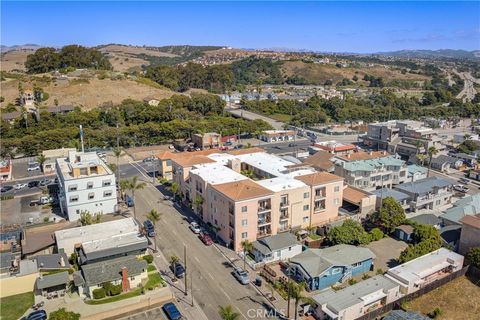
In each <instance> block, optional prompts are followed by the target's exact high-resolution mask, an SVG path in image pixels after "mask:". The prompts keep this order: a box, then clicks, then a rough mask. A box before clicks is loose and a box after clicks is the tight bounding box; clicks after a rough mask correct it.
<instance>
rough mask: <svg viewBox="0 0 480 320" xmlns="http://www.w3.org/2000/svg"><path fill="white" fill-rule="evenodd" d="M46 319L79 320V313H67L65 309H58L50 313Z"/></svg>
mask: <svg viewBox="0 0 480 320" xmlns="http://www.w3.org/2000/svg"><path fill="white" fill-rule="evenodd" d="M48 319H51V320H78V319H80V313H75V312H72V311H67V310H66V309H65V308H61V309H58V310H57V311H53V312H50V314H49V315H48Z"/></svg>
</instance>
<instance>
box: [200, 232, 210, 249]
mask: <svg viewBox="0 0 480 320" xmlns="http://www.w3.org/2000/svg"><path fill="white" fill-rule="evenodd" d="M199 237H200V240H202V242H203V244H205V245H206V246H211V245H212V244H213V241H212V238H210V236H209V235H208V234H206V233H204V234H201V235H200V236H199Z"/></svg>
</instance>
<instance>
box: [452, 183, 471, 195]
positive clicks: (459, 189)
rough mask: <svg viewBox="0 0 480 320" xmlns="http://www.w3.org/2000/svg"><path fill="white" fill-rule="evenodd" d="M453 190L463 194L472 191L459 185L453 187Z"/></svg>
mask: <svg viewBox="0 0 480 320" xmlns="http://www.w3.org/2000/svg"><path fill="white" fill-rule="evenodd" d="M453 189H454V190H455V191H458V192H463V193H467V192H468V191H469V190H470V189H468V188H467V187H465V186H462V185H459V184H457V185H454V186H453Z"/></svg>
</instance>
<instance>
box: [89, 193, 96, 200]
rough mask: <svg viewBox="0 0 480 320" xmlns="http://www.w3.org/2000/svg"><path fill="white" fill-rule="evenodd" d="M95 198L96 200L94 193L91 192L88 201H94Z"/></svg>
mask: <svg viewBox="0 0 480 320" xmlns="http://www.w3.org/2000/svg"><path fill="white" fill-rule="evenodd" d="M93 198H95V193H94V192H90V193H89V194H88V200H92V199H93Z"/></svg>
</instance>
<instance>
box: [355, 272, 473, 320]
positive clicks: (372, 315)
mask: <svg viewBox="0 0 480 320" xmlns="http://www.w3.org/2000/svg"><path fill="white" fill-rule="evenodd" d="M468 269H469V266H466V267H464V268H462V269H460V270H458V271H457V272H454V273H451V274H449V275H447V276H445V277H443V278H441V279H439V280H436V281H434V282H431V283H429V284H427V285H425V286H424V287H422V288H420V289H419V290H417V291H415V292H412V293H410V294H408V295H406V296H404V297H402V298H400V299H398V300H396V301H394V302H390V303H389V304H386V305H384V306H383V307H381V308H378V309H375V310H373V311H372V312H369V313H367V314H365V315H363V316H362V317H360V318H357V320H373V319H377V318H378V317H380V316H382V315H384V314H385V313H387V312H389V311H392V310H394V309H401V305H402V304H403V303H404V302H407V301H410V300H413V299H415V298H418V297H420V296H421V295H424V294H425V293H428V292H430V291H432V290H433V289H436V288H438V287H441V286H443V285H444V284H446V283H447V282H450V281H452V280H454V279H456V278H458V277H461V276H464V275H465V274H466V273H467V271H468ZM477 270H478V269H477ZM478 272H479V273H480V270H478Z"/></svg>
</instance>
